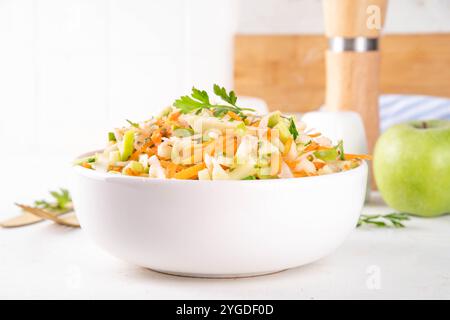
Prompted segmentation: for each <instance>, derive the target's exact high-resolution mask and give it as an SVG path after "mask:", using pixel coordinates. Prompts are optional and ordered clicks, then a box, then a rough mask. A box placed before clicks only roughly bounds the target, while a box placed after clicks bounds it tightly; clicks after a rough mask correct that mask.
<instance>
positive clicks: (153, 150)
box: [145, 146, 158, 157]
mask: <svg viewBox="0 0 450 320" xmlns="http://www.w3.org/2000/svg"><path fill="white" fill-rule="evenodd" d="M157 152H158V148H157V147H156V146H153V147H151V148H148V149H147V151H146V152H145V153H146V154H147V155H148V156H149V157H151V156H154V155H155V154H156V153H157Z"/></svg>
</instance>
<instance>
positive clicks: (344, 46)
mask: <svg viewBox="0 0 450 320" xmlns="http://www.w3.org/2000/svg"><path fill="white" fill-rule="evenodd" d="M328 49H329V50H330V51H332V52H344V51H355V52H367V51H377V50H378V38H364V37H357V38H342V37H334V38H329V39H328Z"/></svg>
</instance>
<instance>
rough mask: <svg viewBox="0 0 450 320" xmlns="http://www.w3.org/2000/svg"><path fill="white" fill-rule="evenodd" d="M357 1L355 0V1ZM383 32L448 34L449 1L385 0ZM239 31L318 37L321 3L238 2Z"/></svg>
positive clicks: (304, 0) (311, 0)
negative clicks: (312, 35) (385, 16)
mask: <svg viewBox="0 0 450 320" xmlns="http://www.w3.org/2000/svg"><path fill="white" fill-rule="evenodd" d="M355 1H358V0H355ZM388 3H389V5H388V10H387V21H386V27H385V29H384V30H385V32H386V33H431V32H450V0H389V2H388ZM240 9H241V10H240V16H239V32H241V33H246V34H301V33H313V34H322V33H323V32H324V28H323V17H322V0H241V2H240Z"/></svg>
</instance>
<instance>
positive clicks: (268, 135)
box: [267, 128, 272, 141]
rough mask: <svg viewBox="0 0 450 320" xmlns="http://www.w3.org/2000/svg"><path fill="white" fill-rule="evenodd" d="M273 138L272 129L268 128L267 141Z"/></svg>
mask: <svg viewBox="0 0 450 320" xmlns="http://www.w3.org/2000/svg"><path fill="white" fill-rule="evenodd" d="M270 139H272V129H270V128H269V129H267V141H270Z"/></svg>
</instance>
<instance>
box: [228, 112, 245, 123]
mask: <svg viewBox="0 0 450 320" xmlns="http://www.w3.org/2000/svg"><path fill="white" fill-rule="evenodd" d="M227 115H228V116H229V117H230V118H231V119H233V120H236V121H242V118H241V117H239V116H238V115H237V114H236V113H234V112H233V111H228V112H227Z"/></svg>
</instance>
